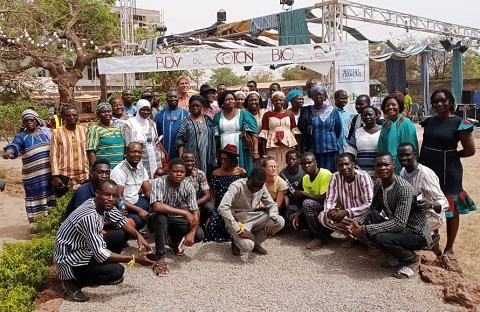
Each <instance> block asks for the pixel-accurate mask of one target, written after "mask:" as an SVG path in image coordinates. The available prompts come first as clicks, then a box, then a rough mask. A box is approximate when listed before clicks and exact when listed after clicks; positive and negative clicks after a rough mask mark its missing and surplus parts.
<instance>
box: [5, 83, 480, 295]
mask: <svg viewBox="0 0 480 312" xmlns="http://www.w3.org/2000/svg"><path fill="white" fill-rule="evenodd" d="M189 89H190V85H189V80H188V78H186V77H183V76H182V77H180V78H179V79H178V80H177V88H176V89H175V90H173V89H172V90H170V91H168V92H167V93H166V104H165V106H164V107H162V106H161V105H159V104H160V103H159V102H158V99H159V94H158V92H155V91H154V92H151V91H145V92H143V94H142V99H140V100H138V101H137V102H136V103H135V104H134V103H133V92H132V90H123V93H122V96H112V97H111V98H110V99H109V102H105V103H99V104H98V105H97V108H96V114H97V117H98V122H97V123H95V124H91V125H90V127H89V128H88V129H87V128H86V127H85V126H83V125H80V124H79V122H78V120H79V113H78V110H77V109H76V108H75V107H64V108H63V109H62V112H61V114H59V115H60V116H61V119H60V120H58V121H57V120H55V121H54V122H52V124H53V127H52V128H55V129H54V130H53V131H51V130H50V129H48V128H47V127H46V125H45V122H44V121H43V120H41V119H40V118H39V116H38V114H37V113H36V112H35V111H34V110H32V109H27V110H26V111H24V112H23V114H22V123H23V126H24V130H23V131H22V132H21V133H19V134H18V135H17V136H16V137H15V139H14V140H13V141H12V142H11V143H9V144H8V145H7V146H6V147H5V148H4V151H5V153H4V156H3V157H4V158H5V159H10V158H16V157H19V156H20V157H22V161H23V170H22V175H23V182H24V186H25V193H26V198H25V202H26V210H27V214H28V220H29V222H30V223H31V224H32V225H34V223H35V217H36V216H37V215H47V213H48V209H49V208H51V207H55V205H56V197H59V196H62V195H63V194H64V193H65V192H66V190H68V189H69V188H71V189H73V190H74V193H73V196H72V198H71V200H70V203H69V204H68V206H67V211H66V219H65V221H64V222H63V223H62V225H61V227H60V229H59V231H58V233H57V238H56V241H55V252H54V261H55V263H56V265H57V268H58V276H59V278H60V280H62V282H63V285H64V288H65V289H66V291H67V293H68V295H69V297H70V298H71V299H72V300H74V301H86V300H88V299H89V298H88V297H87V296H86V295H85V294H84V293H83V292H82V290H81V289H82V288H83V287H86V286H93V285H115V284H118V283H121V282H122V281H123V270H124V268H123V266H121V265H119V264H118V263H119V262H125V263H127V262H128V263H130V264H131V265H134V264H135V262H137V263H139V264H141V265H149V266H152V268H153V271H154V273H155V274H156V275H157V276H162V277H166V276H168V275H169V274H170V271H169V269H168V267H167V263H166V261H165V258H166V256H167V250H168V249H169V250H171V252H172V253H173V254H174V255H176V256H184V255H185V250H186V247H189V246H192V245H193V244H195V243H199V242H204V241H213V242H230V244H231V248H232V253H233V254H234V255H237V256H238V255H241V254H242V253H245V252H254V253H257V254H262V255H263V254H267V250H265V249H264V248H263V247H262V243H263V242H264V241H265V240H266V239H267V238H269V237H271V236H273V235H274V234H276V233H277V232H279V231H281V230H282V229H283V228H284V226H285V225H286V224H289V225H291V226H292V227H293V228H294V229H295V230H306V231H308V232H309V233H310V235H311V237H312V239H311V241H310V242H308V243H307V244H306V246H305V247H306V248H308V249H314V248H319V247H321V246H323V245H325V244H327V243H328V242H329V240H330V236H331V234H332V233H333V232H337V233H340V234H343V235H344V236H345V237H346V238H345V240H344V241H342V243H341V246H342V247H345V248H348V247H351V246H352V245H354V244H355V243H356V242H357V241H361V242H363V243H365V244H366V245H367V246H368V251H367V252H368V254H370V255H378V254H379V253H380V252H381V251H383V252H385V253H386V254H387V255H389V256H390V258H389V259H388V261H387V262H388V264H389V265H391V266H392V267H397V269H396V270H395V273H394V276H395V277H397V278H410V277H412V276H414V275H415V272H416V271H417V269H418V266H419V257H418V255H417V253H416V252H415V251H416V250H421V249H427V250H432V251H433V252H435V253H436V254H437V255H439V256H441V255H453V253H454V252H453V246H454V242H455V238H456V234H457V231H458V228H459V215H460V214H466V213H469V211H472V210H475V209H476V206H475V204H474V202H473V200H472V199H471V198H470V197H469V196H468V194H467V192H466V191H465V190H464V189H463V186H462V173H463V172H462V165H461V162H460V158H463V157H470V156H472V155H474V153H475V145H474V141H473V137H472V131H473V129H474V126H473V125H471V124H470V123H469V122H468V121H465V120H463V119H461V118H460V117H457V116H456V115H455V114H454V107H455V99H454V98H453V96H452V94H451V92H450V91H448V90H445V89H440V90H436V91H435V92H434V93H433V94H432V96H431V103H432V105H433V108H434V109H435V111H436V115H435V116H430V117H428V118H426V119H425V120H423V121H422V126H423V127H424V138H423V144H422V146H421V149H419V145H418V141H417V133H416V128H415V126H414V124H413V123H412V121H411V120H410V119H409V118H408V113H404V110H405V103H404V98H402V97H400V96H397V95H395V94H392V95H389V96H387V97H385V98H384V100H383V102H382V104H381V111H380V110H379V109H378V108H376V107H374V106H372V105H371V102H370V97H369V96H368V95H360V96H358V97H357V98H356V99H355V108H356V110H357V114H353V115H352V114H349V113H348V112H346V111H345V109H344V108H345V105H346V104H347V102H348V100H349V95H348V93H347V92H346V91H344V90H337V91H336V92H335V94H334V96H333V98H332V99H331V100H332V102H331V101H330V99H329V97H328V93H327V89H326V88H325V87H324V86H322V85H319V84H317V82H316V80H314V79H309V80H308V81H307V83H306V86H305V89H306V90H307V95H306V96H304V95H303V92H302V91H301V90H297V89H293V90H289V91H288V92H287V94H285V93H284V92H283V91H281V90H282V89H281V87H280V85H279V84H278V83H273V84H272V85H271V86H270V92H269V98H268V99H264V98H262V96H261V95H260V94H259V92H258V90H257V89H256V83H255V81H249V82H248V83H247V85H245V86H243V87H242V88H241V89H240V90H235V92H234V91H229V90H228V87H227V86H226V85H224V84H221V85H219V86H217V88H216V89H215V88H213V87H211V86H208V85H202V87H201V88H200V94H199V95H190V94H189V93H188V90H189ZM410 101H411V100H410ZM459 142H460V143H461V146H462V148H463V149H461V150H458V143H459ZM444 224H446V229H447V231H446V233H447V243H446V246H445V248H444V249H443V250H442V249H440V246H439V238H440V237H439V234H438V230H439V228H441V226H443V225H444ZM149 235H153V237H154V242H155V247H154V248H152V247H151V246H150V245H149V244H148V243H147V241H146V240H145V238H144V237H145V236H149ZM128 238H135V239H137V241H138V246H139V248H140V250H139V253H138V254H137V255H131V256H126V255H122V254H121V251H122V249H123V247H124V246H125V244H126V241H127V239H128ZM167 247H168V248H167Z"/></svg>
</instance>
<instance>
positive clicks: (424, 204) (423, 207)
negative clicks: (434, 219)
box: [415, 198, 431, 210]
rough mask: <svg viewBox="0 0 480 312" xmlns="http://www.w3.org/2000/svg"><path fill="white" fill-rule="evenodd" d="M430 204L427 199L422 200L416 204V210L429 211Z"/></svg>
mask: <svg viewBox="0 0 480 312" xmlns="http://www.w3.org/2000/svg"><path fill="white" fill-rule="evenodd" d="M430 206H431V205H430V203H429V201H427V200H426V199H425V198H422V199H420V200H417V201H416V202H415V208H417V209H420V210H427V209H428V208H430Z"/></svg>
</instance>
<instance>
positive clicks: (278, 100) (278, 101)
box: [272, 95, 285, 111]
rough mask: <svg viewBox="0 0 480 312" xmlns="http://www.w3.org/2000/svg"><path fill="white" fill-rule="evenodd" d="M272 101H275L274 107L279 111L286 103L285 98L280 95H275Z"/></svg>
mask: <svg viewBox="0 0 480 312" xmlns="http://www.w3.org/2000/svg"><path fill="white" fill-rule="evenodd" d="M272 102H273V108H274V109H275V110H277V111H279V110H281V109H282V108H283V104H284V103H285V98H283V97H281V96H279V95H275V96H274V97H273V99H272Z"/></svg>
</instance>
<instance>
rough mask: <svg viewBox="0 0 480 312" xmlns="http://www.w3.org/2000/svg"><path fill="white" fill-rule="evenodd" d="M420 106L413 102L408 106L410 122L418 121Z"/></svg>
mask: <svg viewBox="0 0 480 312" xmlns="http://www.w3.org/2000/svg"><path fill="white" fill-rule="evenodd" d="M419 108H420V106H419V105H418V104H417V103H413V104H412V106H410V115H409V118H410V120H411V121H412V122H415V121H416V122H418V121H419V119H418V109H419Z"/></svg>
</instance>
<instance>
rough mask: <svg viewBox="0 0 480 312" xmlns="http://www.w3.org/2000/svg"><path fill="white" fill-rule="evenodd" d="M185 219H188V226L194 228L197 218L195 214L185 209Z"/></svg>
mask: <svg viewBox="0 0 480 312" xmlns="http://www.w3.org/2000/svg"><path fill="white" fill-rule="evenodd" d="M185 219H186V220H187V221H188V224H190V228H191V229H192V228H194V227H196V226H197V225H198V220H197V218H195V216H194V215H193V214H192V213H190V211H187V213H186V215H185Z"/></svg>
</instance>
